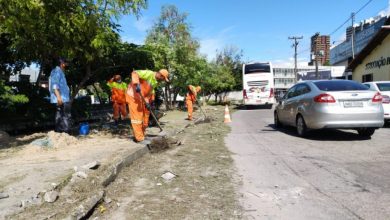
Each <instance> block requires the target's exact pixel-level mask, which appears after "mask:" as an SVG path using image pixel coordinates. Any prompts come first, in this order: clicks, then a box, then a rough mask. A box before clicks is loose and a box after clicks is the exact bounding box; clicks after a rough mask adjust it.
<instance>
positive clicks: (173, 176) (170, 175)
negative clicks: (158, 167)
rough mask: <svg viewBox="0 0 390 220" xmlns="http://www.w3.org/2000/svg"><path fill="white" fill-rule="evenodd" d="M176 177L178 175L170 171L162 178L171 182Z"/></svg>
mask: <svg viewBox="0 0 390 220" xmlns="http://www.w3.org/2000/svg"><path fill="white" fill-rule="evenodd" d="M175 177H176V174H174V173H172V172H170V171H168V172H166V173H164V174H163V175H161V178H163V179H164V180H166V181H170V180H172V179H173V178H175Z"/></svg>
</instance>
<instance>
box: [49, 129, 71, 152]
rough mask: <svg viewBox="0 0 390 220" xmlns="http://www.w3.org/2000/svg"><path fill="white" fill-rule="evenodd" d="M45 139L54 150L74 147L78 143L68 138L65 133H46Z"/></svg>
mask: <svg viewBox="0 0 390 220" xmlns="http://www.w3.org/2000/svg"><path fill="white" fill-rule="evenodd" d="M47 137H48V139H49V140H50V143H51V144H52V146H53V147H54V148H64V147H68V146H73V145H76V144H77V142H78V140H77V138H75V137H73V136H70V135H69V134H67V133H57V132H54V131H50V132H49V133H47Z"/></svg>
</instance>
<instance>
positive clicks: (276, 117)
mask: <svg viewBox="0 0 390 220" xmlns="http://www.w3.org/2000/svg"><path fill="white" fill-rule="evenodd" d="M274 125H275V128H281V127H282V126H283V125H282V123H280V120H279V116H278V113H277V112H276V111H275V112H274Z"/></svg>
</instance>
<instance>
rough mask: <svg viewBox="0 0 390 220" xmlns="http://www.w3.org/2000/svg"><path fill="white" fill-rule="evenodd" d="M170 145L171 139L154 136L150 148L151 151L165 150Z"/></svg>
mask: <svg viewBox="0 0 390 220" xmlns="http://www.w3.org/2000/svg"><path fill="white" fill-rule="evenodd" d="M169 147H170V144H169V141H168V139H167V138H165V137H156V138H153V139H152V141H151V143H150V145H148V148H149V150H150V152H151V153H157V152H161V151H164V150H166V149H168V148H169Z"/></svg>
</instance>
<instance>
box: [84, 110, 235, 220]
mask: <svg viewBox="0 0 390 220" xmlns="http://www.w3.org/2000/svg"><path fill="white" fill-rule="evenodd" d="M206 111H207V113H208V114H209V115H211V116H212V117H213V118H214V121H213V122H212V123H204V124H199V125H193V126H190V127H188V128H187V129H186V130H185V131H184V132H182V133H179V134H177V135H175V136H174V138H176V139H178V140H181V142H182V144H181V145H180V146H176V147H173V148H171V149H168V150H166V151H164V152H160V153H156V154H149V155H147V156H145V157H143V158H142V159H140V160H138V161H136V162H135V163H134V164H133V165H131V166H130V167H127V168H125V169H124V170H123V171H122V172H121V174H120V175H119V176H118V178H117V180H116V181H115V182H114V183H112V184H111V185H110V186H109V187H108V188H107V189H106V198H105V202H103V203H101V204H100V205H98V207H97V208H96V209H95V211H94V213H93V215H92V216H91V219H94V218H95V217H98V219H239V218H241V208H240V206H239V205H238V202H237V201H238V198H237V196H238V195H237V194H236V193H235V190H234V189H235V185H236V183H234V182H233V181H232V177H233V173H234V170H233V161H232V159H231V153H230V152H229V151H228V149H227V148H226V147H225V144H224V136H225V135H226V134H227V133H228V132H229V130H230V129H229V128H228V126H226V125H225V124H224V123H223V122H222V121H223V116H224V115H223V113H224V108H223V107H221V106H219V107H208V108H207V109H206ZM185 117H186V113H185V112H178V111H175V112H170V113H169V114H168V115H167V117H164V118H163V120H162V121H167V123H166V125H165V128H166V129H168V130H170V132H171V133H172V131H179V130H180V129H181V128H183V126H185V125H186V124H187V123H188V122H186V121H185V120H184V119H185ZM195 117H200V112H196V114H195ZM166 172H171V173H173V174H175V175H176V177H174V178H173V179H172V180H165V179H163V178H162V177H161V176H162V174H164V173H166Z"/></svg>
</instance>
